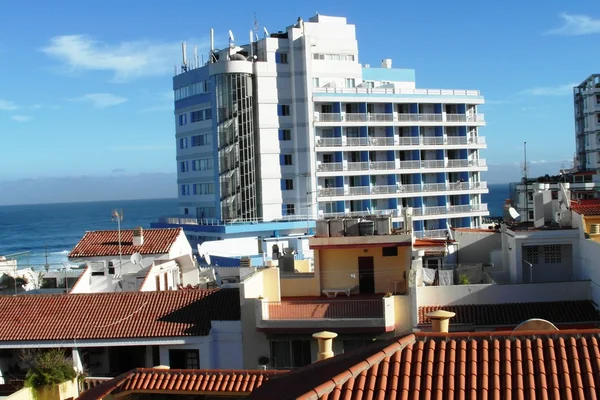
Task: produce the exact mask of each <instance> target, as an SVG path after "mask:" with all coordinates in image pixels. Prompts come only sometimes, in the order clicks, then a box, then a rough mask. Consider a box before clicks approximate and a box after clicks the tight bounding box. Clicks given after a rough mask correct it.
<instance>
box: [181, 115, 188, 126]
mask: <svg viewBox="0 0 600 400" xmlns="http://www.w3.org/2000/svg"><path fill="white" fill-rule="evenodd" d="M185 124H187V114H179V126H183V125H185Z"/></svg>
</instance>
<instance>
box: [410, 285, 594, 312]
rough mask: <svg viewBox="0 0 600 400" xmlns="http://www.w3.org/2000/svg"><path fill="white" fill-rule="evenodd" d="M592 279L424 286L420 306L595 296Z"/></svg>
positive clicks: (574, 298) (581, 298)
mask: <svg viewBox="0 0 600 400" xmlns="http://www.w3.org/2000/svg"><path fill="white" fill-rule="evenodd" d="M591 296H592V293H591V281H570V282H547V283H516V284H507V285H494V284H488V285H453V286H422V287H418V288H417V306H418V307H423V306H434V305H463V304H504V303H530V302H541V301H544V302H546V301H571V300H591V298H592V297H591Z"/></svg>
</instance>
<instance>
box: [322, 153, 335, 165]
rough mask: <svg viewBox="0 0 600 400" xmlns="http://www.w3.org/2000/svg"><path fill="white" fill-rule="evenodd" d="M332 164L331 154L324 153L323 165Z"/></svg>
mask: <svg viewBox="0 0 600 400" xmlns="http://www.w3.org/2000/svg"><path fill="white" fill-rule="evenodd" d="M332 162H333V154H331V153H325V154H323V164H329V163H332Z"/></svg>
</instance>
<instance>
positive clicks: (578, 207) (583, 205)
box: [571, 200, 600, 215]
mask: <svg viewBox="0 0 600 400" xmlns="http://www.w3.org/2000/svg"><path fill="white" fill-rule="evenodd" d="M571 210H573V211H575V212H576V213H577V214H579V215H600V201H598V200H588V201H585V200H579V202H577V200H573V201H571Z"/></svg>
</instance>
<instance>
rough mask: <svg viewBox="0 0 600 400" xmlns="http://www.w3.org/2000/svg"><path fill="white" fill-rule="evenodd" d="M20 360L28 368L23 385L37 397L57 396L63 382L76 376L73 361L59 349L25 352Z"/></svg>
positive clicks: (62, 386)
mask: <svg viewBox="0 0 600 400" xmlns="http://www.w3.org/2000/svg"><path fill="white" fill-rule="evenodd" d="M22 360H23V361H24V362H25V363H26V364H27V366H28V368H29V370H28V371H27V375H26V377H25V387H29V388H31V390H32V391H33V393H34V395H35V396H36V397H39V398H59V397H58V395H59V392H61V391H64V390H65V389H66V387H65V386H66V385H65V383H67V382H74V381H75V379H76V378H77V372H76V371H75V369H74V368H73V361H72V360H71V359H69V358H67V357H65V354H64V352H63V351H62V350H60V349H50V350H41V351H35V352H30V353H25V355H24V356H23V357H22ZM48 396H50V397H48Z"/></svg>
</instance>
